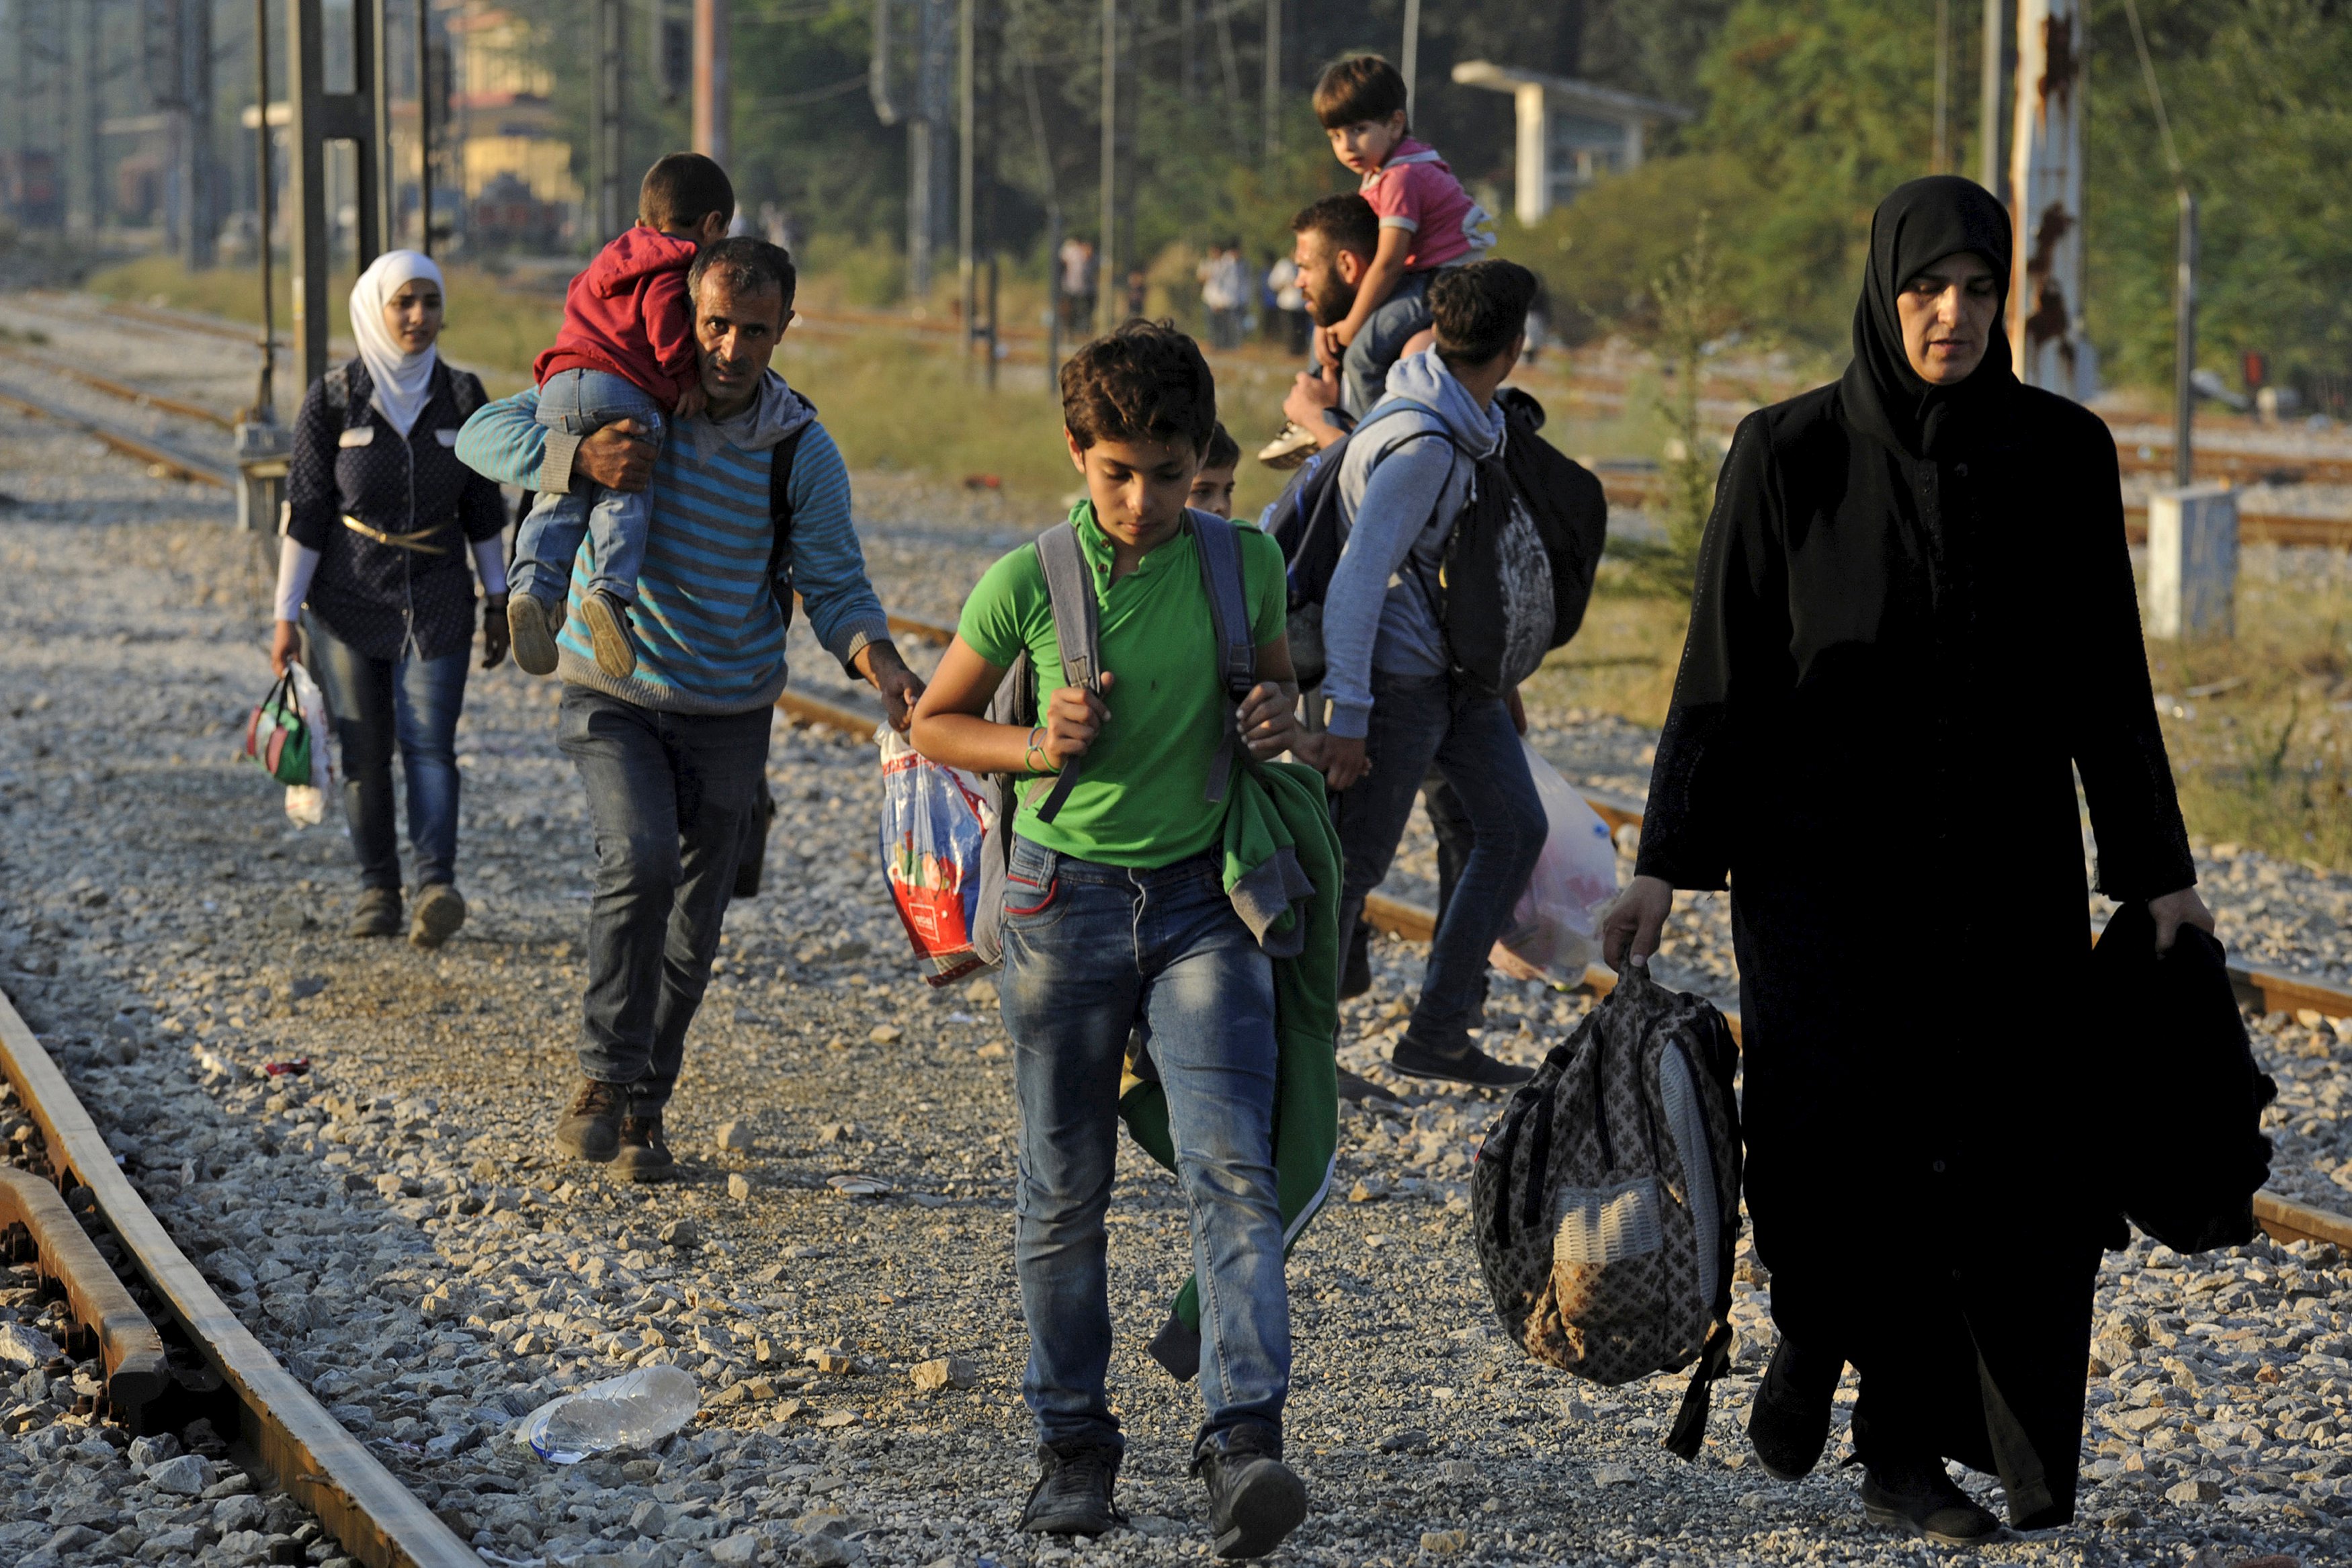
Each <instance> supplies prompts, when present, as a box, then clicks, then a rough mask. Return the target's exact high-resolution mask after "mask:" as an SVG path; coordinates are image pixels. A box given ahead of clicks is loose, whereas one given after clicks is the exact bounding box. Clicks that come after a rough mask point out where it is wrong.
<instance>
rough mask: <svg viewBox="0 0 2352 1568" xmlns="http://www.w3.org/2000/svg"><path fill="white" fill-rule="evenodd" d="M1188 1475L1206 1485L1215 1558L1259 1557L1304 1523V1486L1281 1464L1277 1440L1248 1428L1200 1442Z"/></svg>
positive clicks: (1255, 1427) (1266, 1431)
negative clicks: (1194, 1476)
mask: <svg viewBox="0 0 2352 1568" xmlns="http://www.w3.org/2000/svg"><path fill="white" fill-rule="evenodd" d="M1192 1473H1193V1474H1194V1475H1196V1476H1199V1477H1200V1478H1201V1479H1202V1480H1204V1481H1206V1482H1208V1483H1209V1533H1210V1537H1211V1544H1212V1545H1213V1548H1214V1550H1215V1551H1216V1553H1217V1555H1218V1556H1220V1557H1263V1556H1265V1554H1266V1553H1267V1552H1271V1551H1273V1550H1274V1549H1275V1548H1276V1547H1277V1546H1279V1545H1281V1544H1282V1538H1283V1537H1284V1536H1286V1535H1288V1534H1289V1533H1290V1532H1291V1531H1294V1530H1296V1529H1297V1528H1298V1526H1299V1524H1300V1522H1301V1521H1304V1520H1305V1519H1306V1517H1307V1483H1306V1482H1304V1481H1302V1480H1300V1479H1298V1477H1297V1474H1296V1473H1295V1472H1293V1471H1292V1469H1290V1467H1289V1466H1287V1465H1286V1464H1284V1463H1283V1462H1282V1434H1281V1433H1279V1432H1277V1431H1276V1430H1275V1429H1274V1428H1273V1427H1265V1426H1260V1425H1258V1424H1256V1423H1251V1424H1250V1425H1247V1426H1242V1427H1232V1428H1230V1429H1229V1430H1226V1431H1223V1432H1218V1433H1214V1434H1213V1435H1211V1436H1209V1437H1203V1438H1202V1439H1201V1446H1200V1448H1198V1449H1196V1450H1195V1451H1194V1452H1193V1455H1192Z"/></svg>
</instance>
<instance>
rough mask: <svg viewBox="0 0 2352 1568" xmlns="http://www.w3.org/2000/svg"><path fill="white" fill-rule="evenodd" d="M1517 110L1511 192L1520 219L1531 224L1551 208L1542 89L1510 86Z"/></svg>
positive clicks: (1548, 120)
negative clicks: (1512, 87)
mask: <svg viewBox="0 0 2352 1568" xmlns="http://www.w3.org/2000/svg"><path fill="white" fill-rule="evenodd" d="M1511 102H1512V104H1513V106H1514V107H1515V108H1517V110H1518V129H1519V136H1518V147H1517V153H1516V155H1515V156H1514V157H1513V159H1512V171H1513V173H1514V174H1515V175H1516V178H1515V179H1514V181H1513V182H1512V183H1514V184H1515V185H1517V187H1518V188H1517V191H1515V192H1514V193H1513V195H1514V196H1515V197H1516V198H1517V199H1516V201H1515V203H1514V204H1515V205H1516V206H1517V208H1518V214H1519V222H1521V223H1523V224H1526V225H1529V226H1530V227H1532V226H1534V225H1537V224H1539V223H1541V222H1543V221H1544V214H1547V213H1549V212H1550V211H1551V135H1550V131H1551V117H1550V116H1549V115H1548V114H1546V113H1545V112H1544V89H1542V88H1541V87H1539V86H1538V85H1537V84H1536V83H1534V82H1522V83H1520V84H1519V85H1518V86H1517V88H1515V89H1512V92H1511Z"/></svg>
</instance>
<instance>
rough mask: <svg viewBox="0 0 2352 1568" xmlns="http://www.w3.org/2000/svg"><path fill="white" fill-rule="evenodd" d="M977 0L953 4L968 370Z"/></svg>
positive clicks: (974, 327) (975, 308)
mask: <svg viewBox="0 0 2352 1568" xmlns="http://www.w3.org/2000/svg"><path fill="white" fill-rule="evenodd" d="M977 5H978V0H957V4H956V284H957V287H958V290H959V297H960V298H961V303H962V308H963V364H964V373H965V374H966V375H967V376H969V375H970V374H971V350H972V345H973V344H975V343H977V342H978V341H979V340H980V299H979V285H980V277H979V274H978V273H977V272H976V271H975V270H974V269H973V261H974V256H973V253H972V222H973V219H974V217H975V215H976V214H974V213H973V211H972V193H973V180H972V174H973V164H972V150H973V143H974V141H975V137H974V130H975V128H976V127H977V125H978V124H979V120H980V116H979V114H978V112H977V111H976V109H975V106H974V104H973V101H972V85H973V81H974V78H975V77H976V76H977V75H978V71H977V64H978V62H977V61H976V59H975V58H974V56H975V55H976V54H977V53H978V52H979V47H980V40H979V37H978V21H979V19H978V17H977V16H975V15H974V12H975V11H976V9H977Z"/></svg>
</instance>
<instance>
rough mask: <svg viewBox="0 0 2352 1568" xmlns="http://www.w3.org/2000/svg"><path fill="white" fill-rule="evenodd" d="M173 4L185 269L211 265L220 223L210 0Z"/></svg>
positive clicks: (176, 128) (175, 110)
mask: <svg viewBox="0 0 2352 1568" xmlns="http://www.w3.org/2000/svg"><path fill="white" fill-rule="evenodd" d="M176 9H177V11H178V16H176V17H174V18H173V20H175V21H176V22H177V23H178V26H177V27H176V28H175V29H174V35H175V36H174V37H173V43H174V45H176V48H175V51H174V53H175V55H176V59H175V61H174V64H175V65H176V67H177V75H178V78H179V90H178V93H177V94H176V101H175V102H174V104H173V110H172V112H173V114H174V115H175V116H176V117H177V123H176V124H175V126H174V128H173V129H174V132H175V134H174V137H173V140H174V141H175V142H176V144H177V150H178V152H179V169H178V171H177V173H178V183H179V187H180V204H179V207H180V225H181V228H180V233H179V235H177V238H178V239H179V241H180V254H181V256H182V257H183V258H184V260H185V261H186V262H187V265H188V270H189V271H191V272H201V271H203V270H204V269H205V268H206V267H210V266H212V264H213V256H214V243H215V238H216V237H217V234H218V230H219V227H220V212H219V204H218V201H217V199H216V196H215V188H216V186H217V183H218V175H217V174H216V172H215V162H214V159H213V7H212V0H178V4H177V6H176Z"/></svg>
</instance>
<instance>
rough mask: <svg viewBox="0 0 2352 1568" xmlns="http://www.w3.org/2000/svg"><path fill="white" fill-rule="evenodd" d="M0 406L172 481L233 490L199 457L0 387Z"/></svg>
mask: <svg viewBox="0 0 2352 1568" xmlns="http://www.w3.org/2000/svg"><path fill="white" fill-rule="evenodd" d="M0 404H4V405H5V406H7V407H9V408H13V409H16V410H17V411H18V412H19V413H26V414H29V415H31V416H32V417H33V418H35V419H47V420H54V421H56V422H57V423H59V424H64V425H70V426H72V427H73V428H74V429H76V430H79V431H80V432H81V433H82V434H84V435H88V436H92V437H94V438H96V439H97V440H99V441H100V442H103V443H104V444H106V445H108V446H110V447H112V448H113V449H114V450H115V451H117V452H119V453H121V454H122V455H124V456H125V457H130V458H133V459H136V460H137V461H139V462H141V463H143V464H145V465H147V466H148V467H150V468H160V469H162V470H163V472H164V473H165V474H167V475H169V476H171V477H173V478H174V479H183V480H186V481H189V482H190V483H193V484H198V485H211V486H215V487H216V488H219V489H223V490H228V489H234V488H235V487H236V476H235V475H233V474H231V473H229V472H228V471H227V470H226V469H223V468H215V467H214V466H213V465H211V464H209V463H207V462H205V460H204V459H203V458H201V457H191V456H189V455H187V454H186V453H184V452H174V451H173V450H172V449H171V448H169V447H167V446H158V445H156V444H154V443H153V442H152V441H149V440H147V439H146V438H145V437H144V436H139V435H133V434H131V433H130V432H129V431H127V430H117V429H115V428H114V427H113V426H112V425H110V424H106V423H101V422H100V421H98V420H95V419H91V418H90V417H89V415H87V414H79V413H69V412H68V411H67V410H65V409H61V408H53V407H51V406H50V405H48V404H47V403H43V402H36V401H35V400H33V399H32V398H28V397H26V396H25V395H24V394H23V393H22V392H16V391H13V390H10V389H8V388H5V387H0Z"/></svg>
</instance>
